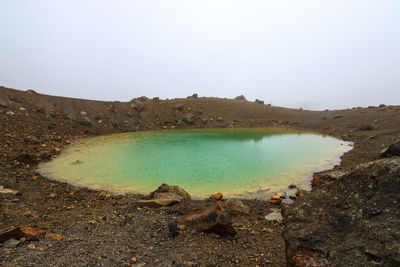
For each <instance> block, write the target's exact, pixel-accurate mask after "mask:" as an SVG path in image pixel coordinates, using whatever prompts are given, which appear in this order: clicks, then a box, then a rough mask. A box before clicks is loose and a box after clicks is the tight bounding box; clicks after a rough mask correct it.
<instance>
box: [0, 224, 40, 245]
mask: <svg viewBox="0 0 400 267" xmlns="http://www.w3.org/2000/svg"><path fill="white" fill-rule="evenodd" d="M45 235H46V231H45V230H40V229H36V228H32V227H17V228H14V229H12V230H9V231H5V232H3V233H0V242H5V241H7V240H9V239H17V240H18V239H21V238H25V240H28V241H30V240H39V239H43V238H44V237H45Z"/></svg>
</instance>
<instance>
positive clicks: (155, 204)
mask: <svg viewBox="0 0 400 267" xmlns="http://www.w3.org/2000/svg"><path fill="white" fill-rule="evenodd" d="M178 202H179V200H178V199H150V200H138V201H137V202H136V206H137V207H149V208H161V207H168V206H172V205H174V204H176V203H178Z"/></svg>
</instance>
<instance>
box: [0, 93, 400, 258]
mask: <svg viewBox="0 0 400 267" xmlns="http://www.w3.org/2000/svg"><path fill="white" fill-rule="evenodd" d="M265 126H278V127H289V128H295V129H307V130H313V131H317V132H321V133H324V134H330V135H333V136H337V137H340V138H343V139H344V140H347V141H353V142H355V146H354V149H353V150H352V151H351V152H349V153H346V154H345V155H344V156H343V157H342V164H341V165H340V166H337V167H335V169H337V170H343V171H348V170H351V169H352V168H354V167H355V166H356V165H357V164H359V163H363V162H369V161H372V160H375V159H376V158H377V157H378V154H379V152H380V150H381V149H382V148H383V147H385V146H387V145H389V144H391V143H392V142H394V141H395V140H396V139H397V138H398V137H399V135H400V107H399V106H389V107H380V108H379V107H370V108H353V109H348V110H338V111H306V110H296V109H287V108H281V107H274V106H269V105H262V104H259V103H252V102H247V101H243V100H231V99H217V98H202V97H200V98H193V97H192V98H186V99H174V100H161V101H160V100H158V99H151V100H149V99H144V98H139V99H133V100H132V101H130V102H126V103H123V102H102V101H89V100H81V99H71V98H63V97H54V96H47V95H41V94H37V93H36V92H33V91H26V92H23V91H18V90H13V89H8V88H4V87H0V129H1V133H2V134H1V135H0V175H1V176H0V179H1V180H0V185H2V186H4V187H5V188H10V189H13V190H16V191H18V192H19V194H17V195H13V194H0V201H1V211H0V212H1V213H0V218H1V222H0V230H5V229H10V228H13V227H16V226H32V227H37V228H40V229H45V230H46V231H47V235H46V238H45V239H43V240H41V241H25V242H22V243H20V244H18V245H17V246H16V247H15V248H7V249H5V248H4V247H3V249H2V250H1V252H0V263H1V264H2V265H4V266H16V265H21V266H34V265H59V266H65V265H68V266H82V265H101V266H113V265H123V264H125V265H128V264H136V265H138V266H140V265H149V266H157V265H159V266H168V265H172V266H178V265H183V266H185V265H187V266H189V265H193V266H194V265H200V266H203V265H207V264H212V265H221V266H225V265H235V264H238V265H243V266H244V265H251V266H255V265H259V266H265V265H271V266H285V265H286V258H285V257H286V256H285V243H284V240H283V238H282V229H283V228H284V227H285V226H284V225H283V224H282V223H278V222H271V221H267V220H265V218H264V216H265V215H266V214H268V213H270V211H272V210H274V209H276V206H274V205H271V204H269V203H266V202H262V201H246V204H247V205H249V206H250V207H252V211H251V214H250V215H243V216H238V217H234V218H233V225H234V227H235V228H236V230H237V232H238V234H237V235H236V236H235V237H234V238H227V237H218V236H216V235H214V234H203V233H191V232H190V231H188V232H185V233H183V234H181V235H179V236H177V237H175V238H174V237H172V236H171V235H170V232H169V230H168V224H169V223H171V222H173V221H174V220H176V218H177V217H180V216H181V215H182V214H185V213H187V212H188V209H187V208H182V209H179V208H172V207H171V208H163V209H161V210H154V209H148V208H140V209H138V208H136V207H135V202H136V200H137V199H139V198H141V197H142V196H137V195H125V196H114V195H110V194H108V193H106V192H99V191H92V190H87V189H83V188H77V187H73V186H71V185H69V184H65V183H59V182H56V181H52V180H49V179H47V178H46V177H42V176H41V175H40V174H38V173H37V172H36V171H35V167H36V165H37V164H38V162H40V161H42V160H46V159H50V158H51V157H53V156H55V155H57V154H59V153H60V152H61V151H62V149H63V147H64V146H65V145H67V144H70V143H71V142H73V141H74V140H75V139H76V138H81V137H87V136H95V135H103V134H110V133H119V132H128V131H142V130H163V129H184V128H222V127H265ZM315 190H320V189H315ZM311 194H313V193H311ZM299 201H301V200H299ZM206 205H207V202H203V201H192V202H191V204H190V205H189V207H191V209H195V208H201V207H205V206H206ZM51 233H53V234H58V235H60V236H62V238H61V239H60V240H57V239H59V238H52V237H51V235H50V234H51ZM132 258H134V259H132Z"/></svg>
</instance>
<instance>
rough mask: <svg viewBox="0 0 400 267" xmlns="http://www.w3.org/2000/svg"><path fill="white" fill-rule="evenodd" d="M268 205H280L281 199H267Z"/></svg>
mask: <svg viewBox="0 0 400 267" xmlns="http://www.w3.org/2000/svg"><path fill="white" fill-rule="evenodd" d="M267 202H268V203H270V204H273V205H280V204H281V203H282V199H280V198H279V199H273V198H271V199H268V200H267Z"/></svg>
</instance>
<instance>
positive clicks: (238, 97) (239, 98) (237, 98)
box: [235, 95, 246, 101]
mask: <svg viewBox="0 0 400 267" xmlns="http://www.w3.org/2000/svg"><path fill="white" fill-rule="evenodd" d="M235 100H244V101H246V98H245V97H244V95H240V96H237V97H235Z"/></svg>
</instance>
